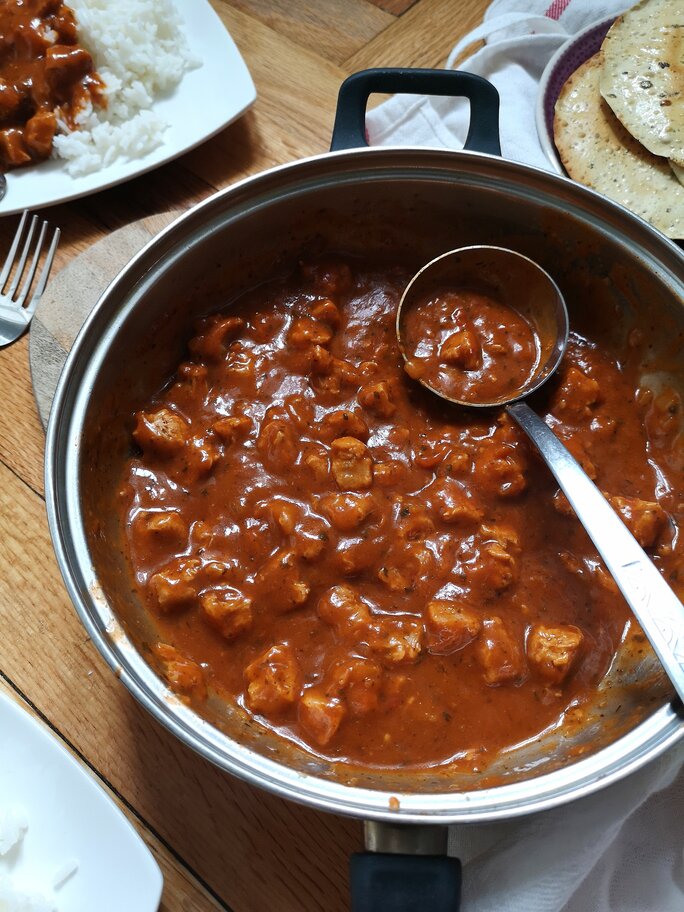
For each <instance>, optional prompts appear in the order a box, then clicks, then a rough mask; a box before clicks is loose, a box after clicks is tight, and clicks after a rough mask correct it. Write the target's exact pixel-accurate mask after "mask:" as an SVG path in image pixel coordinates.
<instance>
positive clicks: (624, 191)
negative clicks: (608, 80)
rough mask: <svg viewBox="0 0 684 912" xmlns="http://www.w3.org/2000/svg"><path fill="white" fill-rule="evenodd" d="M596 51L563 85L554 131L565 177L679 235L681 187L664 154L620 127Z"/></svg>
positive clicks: (683, 221) (683, 203) (683, 207)
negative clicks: (602, 88) (603, 90)
mask: <svg viewBox="0 0 684 912" xmlns="http://www.w3.org/2000/svg"><path fill="white" fill-rule="evenodd" d="M602 65H603V61H602V52H601V51H599V52H598V54H595V55H594V56H593V57H591V58H590V59H589V60H587V62H586V63H584V64H582V66H581V67H579V69H577V70H575V72H574V73H573V75H572V76H571V77H570V78H569V79H568V80H567V82H566V83H565V85H564V86H563V88H562V90H561V93H560V95H559V97H558V101H557V102H556V110H555V116H554V121H553V136H554V141H555V143H556V148H557V149H558V154H559V155H560V158H561V161H562V162H563V166H564V168H565V170H566V171H567V172H568V174H569V175H570V177H572V178H573V179H574V180H576V181H579V182H580V183H582V184H586V185H587V186H588V187H592V188H593V189H594V190H598V191H599V193H603V194H604V195H605V196H609V197H610V198H611V199H613V200H615V201H616V202H618V203H622V205H623V206H626V207H627V208H628V209H631V210H632V212H636V214H637V215H640V216H641V217H642V218H644V219H646V221H648V222H650V223H651V224H652V225H653V226H654V227H656V228H658V229H659V230H660V231H662V232H663V234H666V235H667V236H668V237H671V238H677V239H679V238H684V186H682V184H680V183H679V181H678V180H677V178H676V177H675V176H674V173H673V171H672V169H671V168H670V165H669V163H668V161H667V159H665V158H659V157H657V156H655V155H652V154H651V153H650V152H648V151H647V150H646V149H644V147H643V146H642V145H641V144H640V143H638V142H637V141H636V140H635V139H634V137H632V136H630V134H629V133H628V132H627V130H625V128H624V127H623V126H622V124H621V123H620V121H619V120H618V119H617V117H615V115H614V114H613V112H612V111H611V109H610V108H609V107H608V105H607V104H606V102H605V101H604V100H603V99H602V98H601V94H600V92H599V79H600V74H601V67H602Z"/></svg>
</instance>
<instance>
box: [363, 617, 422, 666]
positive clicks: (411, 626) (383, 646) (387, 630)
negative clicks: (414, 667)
mask: <svg viewBox="0 0 684 912" xmlns="http://www.w3.org/2000/svg"><path fill="white" fill-rule="evenodd" d="M370 645H371V649H372V650H373V652H374V653H375V654H376V655H377V656H378V659H379V660H380V661H381V662H383V663H384V664H386V665H409V664H412V663H413V662H415V661H416V660H417V659H418V657H419V655H420V653H421V650H422V648H423V626H422V624H421V623H420V621H418V620H416V619H415V618H406V619H405V620H396V619H394V618H381V619H379V620H377V621H376V622H375V624H374V627H373V631H372V634H371V637H370Z"/></svg>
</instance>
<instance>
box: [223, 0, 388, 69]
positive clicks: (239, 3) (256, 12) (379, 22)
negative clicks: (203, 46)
mask: <svg viewBox="0 0 684 912" xmlns="http://www.w3.org/2000/svg"><path fill="white" fill-rule="evenodd" d="M213 2H214V6H215V8H217V9H218V10H219V11H220V7H221V6H224V7H228V8H230V7H232V8H233V9H237V10H240V11H241V12H243V13H245V14H246V15H248V16H249V17H250V18H251V19H253V20H255V21H258V22H262V23H263V24H264V25H267V26H268V27H269V28H270V29H272V30H273V31H274V32H277V33H278V35H280V36H282V37H285V38H288V39H289V40H290V41H292V42H294V43H295V44H297V45H299V46H300V47H303V48H306V49H307V50H310V51H314V52H315V53H316V54H317V56H319V57H322V58H323V59H324V60H329V61H331V62H333V63H341V62H342V61H343V60H346V58H347V57H350V56H351V55H352V54H354V53H356V51H359V50H360V49H361V48H362V47H364V46H365V45H366V44H367V43H368V42H369V41H371V40H372V39H373V38H374V37H375V36H376V35H378V34H379V33H380V32H382V31H383V30H384V29H386V28H387V27H388V26H389V25H390V24H391V23H392V22H393V21H394V17H393V16H392V15H391V11H385V10H383V9H381V8H380V7H379V6H378V5H375V4H373V3H367V2H366V0H325V3H320V2H319V0H300V2H298V3H292V0H231V2H230V4H228V3H227V2H226V0H213ZM293 60H294V59H293ZM277 62H278V63H279V61H277ZM292 63H293V61H291V66H292ZM294 66H295V67H296V64H294Z"/></svg>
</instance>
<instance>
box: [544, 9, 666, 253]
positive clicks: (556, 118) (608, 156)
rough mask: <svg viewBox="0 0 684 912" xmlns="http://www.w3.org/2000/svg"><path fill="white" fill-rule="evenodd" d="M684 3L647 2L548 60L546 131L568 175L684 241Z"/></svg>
mask: <svg viewBox="0 0 684 912" xmlns="http://www.w3.org/2000/svg"><path fill="white" fill-rule="evenodd" d="M680 22H681V3H680V2H678V0H641V2H639V3H637V4H636V5H634V6H632V7H630V8H629V9H627V10H626V11H625V12H624V13H623V14H622V15H620V16H618V17H617V18H615V17H611V18H607V19H603V20H601V21H598V22H595V23H593V24H591V25H589V26H588V27H587V28H585V29H583V30H582V31H581V32H579V33H578V34H577V35H575V36H573V37H572V38H571V39H569V40H568V41H567V42H566V43H565V44H564V45H563V46H562V47H561V48H559V50H558V51H557V52H556V54H555V55H554V56H553V57H552V59H551V60H550V61H549V63H548V65H547V67H546V69H545V71H544V74H543V76H542V80H541V83H540V86H539V94H538V97H537V111H536V121H537V132H538V135H539V140H540V143H541V145H542V148H543V149H544V152H545V154H546V156H547V158H548V159H549V161H550V163H551V164H552V165H553V167H554V169H555V170H556V171H558V173H559V174H567V175H568V176H569V177H571V178H572V179H573V180H576V181H578V182H579V183H582V184H585V185H586V186H588V187H591V188H592V189H594V190H598V191H599V192H600V193H603V194H604V195H606V196H608V197H610V198H611V199H613V200H615V201H616V202H618V203H621V204H622V205H623V206H626V207H627V208H628V209H630V210H632V211H633V212H635V213H636V214H637V215H640V216H641V217H642V218H643V219H645V220H646V221H647V222H650V223H651V224H652V225H653V226H654V227H655V228H658V229H659V230H660V231H662V232H663V233H664V234H665V235H667V236H668V237H670V238H672V239H673V240H682V239H684V70H683V69H682V63H683V61H684V35H682V27H681V24H680Z"/></svg>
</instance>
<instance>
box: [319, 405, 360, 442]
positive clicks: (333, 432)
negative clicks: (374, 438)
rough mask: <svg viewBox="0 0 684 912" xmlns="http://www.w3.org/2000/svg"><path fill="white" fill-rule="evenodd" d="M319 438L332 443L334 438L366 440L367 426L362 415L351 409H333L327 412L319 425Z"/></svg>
mask: <svg viewBox="0 0 684 912" xmlns="http://www.w3.org/2000/svg"><path fill="white" fill-rule="evenodd" d="M320 434H321V438H322V439H323V440H326V441H332V440H334V439H335V438H336V437H356V438H357V440H368V425H367V424H366V421H365V420H364V417H363V415H361V414H360V413H359V412H358V411H353V410H352V409H335V411H332V412H328V413H327V414H326V415H325V417H324V418H323V421H321V425H320Z"/></svg>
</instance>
